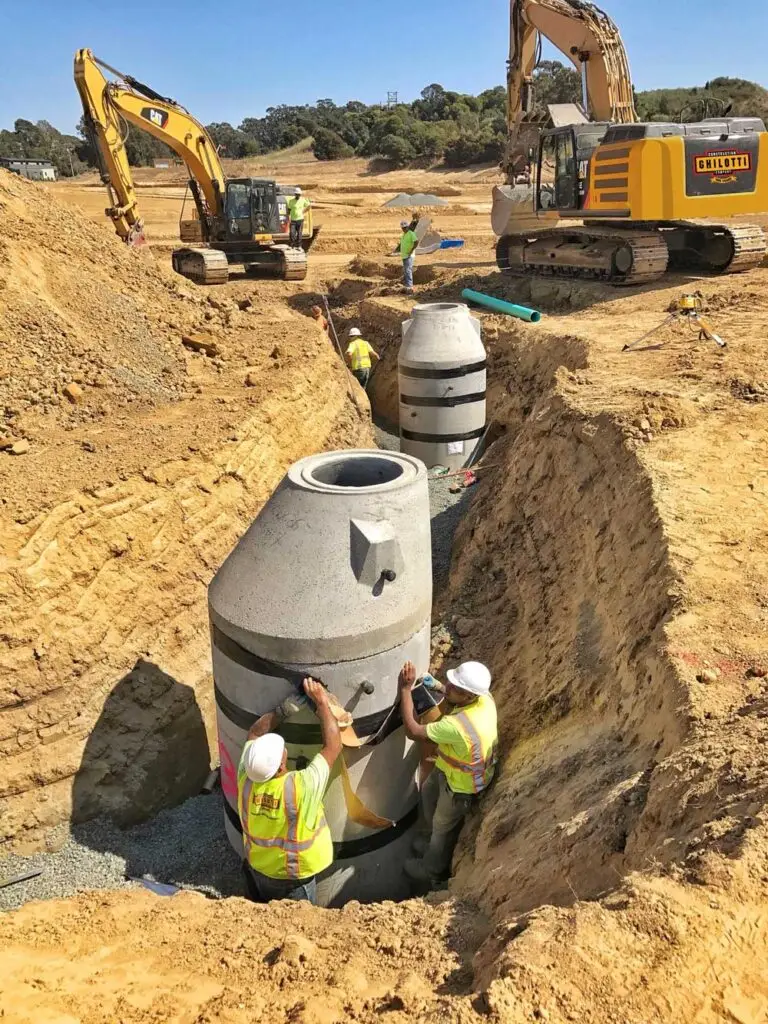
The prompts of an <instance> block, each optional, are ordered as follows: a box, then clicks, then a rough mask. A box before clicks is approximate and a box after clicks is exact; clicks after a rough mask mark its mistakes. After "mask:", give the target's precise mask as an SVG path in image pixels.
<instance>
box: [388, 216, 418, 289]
mask: <svg viewBox="0 0 768 1024" xmlns="http://www.w3.org/2000/svg"><path fill="white" fill-rule="evenodd" d="M400 227H401V229H402V232H403V233H402V235H401V236H400V243H399V245H398V246H397V248H396V249H395V250H394V252H393V255H396V254H398V253H399V254H400V259H401V260H402V261H403V287H404V288H405V290H406V292H408V293H410V292H412V291H413V264H414V262H415V260H416V255H415V253H416V249H417V247H418V244H419V240H418V238H417V237H416V232H415V231H414V230H413V227H412V226H411V222H410V221H407V220H401V221H400Z"/></svg>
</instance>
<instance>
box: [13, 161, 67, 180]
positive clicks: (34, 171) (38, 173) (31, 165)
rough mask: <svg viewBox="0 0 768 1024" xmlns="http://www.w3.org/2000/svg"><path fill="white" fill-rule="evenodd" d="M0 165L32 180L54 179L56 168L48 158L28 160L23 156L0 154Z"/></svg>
mask: <svg viewBox="0 0 768 1024" xmlns="http://www.w3.org/2000/svg"><path fill="white" fill-rule="evenodd" d="M0 167H4V168H5V169H6V170H7V171H13V172H14V173H15V174H20V175H21V176H22V178H30V179H31V180H32V181H56V168H55V167H54V166H53V164H52V163H51V161H50V160H28V159H26V158H25V157H12V156H0Z"/></svg>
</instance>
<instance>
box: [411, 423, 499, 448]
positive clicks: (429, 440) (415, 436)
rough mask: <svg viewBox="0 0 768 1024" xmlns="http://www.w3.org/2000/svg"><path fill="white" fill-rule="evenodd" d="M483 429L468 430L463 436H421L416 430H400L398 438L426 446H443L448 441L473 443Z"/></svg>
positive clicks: (483, 431)
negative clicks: (420, 442)
mask: <svg viewBox="0 0 768 1024" xmlns="http://www.w3.org/2000/svg"><path fill="white" fill-rule="evenodd" d="M484 433H485V427H478V428H477V430H468V431H467V432H466V433H464V434H421V433H419V432H418V431H417V430H402V429H401V431H400V436H401V437H404V438H405V439H406V441H424V442H425V443H426V444H444V443H448V442H449V441H473V440H474V439H475V438H476V437H482V436H483V434H484Z"/></svg>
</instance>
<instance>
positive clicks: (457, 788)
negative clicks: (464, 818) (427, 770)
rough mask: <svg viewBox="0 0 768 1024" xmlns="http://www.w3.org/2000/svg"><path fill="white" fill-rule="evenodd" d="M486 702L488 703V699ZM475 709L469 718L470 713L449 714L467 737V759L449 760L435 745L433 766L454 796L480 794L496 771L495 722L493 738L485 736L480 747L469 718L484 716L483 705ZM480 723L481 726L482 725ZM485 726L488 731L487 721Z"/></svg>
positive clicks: (473, 723)
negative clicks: (437, 769)
mask: <svg viewBox="0 0 768 1024" xmlns="http://www.w3.org/2000/svg"><path fill="white" fill-rule="evenodd" d="M488 699H489V700H491V699H492V698H488ZM476 709H477V711H478V712H479V714H478V715H477V716H475V715H472V712H471V710H470V711H461V712H459V713H458V714H455V715H451V718H452V719H453V720H454V721H455V723H456V725H458V726H459V728H460V729H461V731H462V732H463V733H464V735H465V736H466V738H467V742H468V744H469V754H468V759H467V760H461V759H460V758H457V757H453V756H452V755H451V754H448V753H447V752H446V751H445V749H444V748H443V747H441V746H438V749H437V759H436V761H435V767H437V768H439V769H440V770H441V771H442V772H443V774H444V775H445V777H446V779H447V781H448V785H449V787H450V788H451V789H452V790H453V791H454V792H455V793H482V791H483V790H484V789H485V788H486V787H487V786H488V784H489V783H490V781H491V779H492V778H493V773H494V770H495V768H496V757H497V737H496V730H495V723H494V727H493V736H490V735H488V736H487V737H486V742H485V744H483V739H482V737H481V735H480V733H479V732H478V729H477V727H476V725H475V722H473V720H472V719H473V718H474V717H478V718H479V717H481V715H482V716H483V717H485V714H484V713H485V712H486V710H487V705H485V706H484V705H480V706H476ZM494 718H495V716H494ZM483 724H484V725H485V724H486V723H483ZM487 724H488V727H489V731H490V727H491V726H490V722H489V723H487Z"/></svg>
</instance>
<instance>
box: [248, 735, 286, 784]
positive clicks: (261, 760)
mask: <svg viewBox="0 0 768 1024" xmlns="http://www.w3.org/2000/svg"><path fill="white" fill-rule="evenodd" d="M284 750H285V740H284V739H283V737H282V736H278V735H277V733H275V732H268V733H267V734H266V736H259V737H258V739H255V740H250V741H249V742H248V743H246V745H245V751H244V755H245V757H244V765H243V767H244V768H245V774H246V775H247V776H248V778H249V779H250V780H251V782H268V781H269V779H271V778H274V776H275V775H277V773H278V771H279V769H280V764H281V763H282V760H283V751H284Z"/></svg>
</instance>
